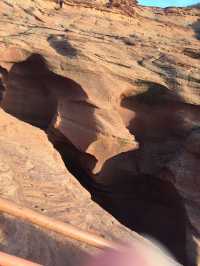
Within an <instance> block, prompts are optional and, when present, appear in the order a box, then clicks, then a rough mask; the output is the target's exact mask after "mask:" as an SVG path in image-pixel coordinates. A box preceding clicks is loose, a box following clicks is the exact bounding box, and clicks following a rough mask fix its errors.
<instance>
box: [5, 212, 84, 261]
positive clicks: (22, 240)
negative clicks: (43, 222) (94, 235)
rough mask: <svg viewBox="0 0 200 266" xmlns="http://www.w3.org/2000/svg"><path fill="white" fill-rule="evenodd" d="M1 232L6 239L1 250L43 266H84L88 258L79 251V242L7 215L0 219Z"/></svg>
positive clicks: (81, 250)
mask: <svg viewBox="0 0 200 266" xmlns="http://www.w3.org/2000/svg"><path fill="white" fill-rule="evenodd" d="M0 231H2V232H3V239H4V240H5V241H1V244H0V248H1V251H4V252H7V253H9V254H11V255H16V256H19V257H21V258H25V259H28V260H31V261H33V262H36V263H40V264H41V265H45V266H66V265H67V266H74V265H81V264H82V263H83V261H84V260H87V259H88V257H89V254H88V253H86V252H85V251H84V250H83V249H80V248H79V246H78V245H79V243H78V242H76V241H72V240H71V241H70V240H68V239H64V237H61V236H59V235H57V234H54V233H52V232H47V231H45V230H41V229H39V228H38V227H35V226H32V225H31V224H28V223H26V222H22V221H19V220H16V219H12V218H8V216H3V215H1V216H0Z"/></svg>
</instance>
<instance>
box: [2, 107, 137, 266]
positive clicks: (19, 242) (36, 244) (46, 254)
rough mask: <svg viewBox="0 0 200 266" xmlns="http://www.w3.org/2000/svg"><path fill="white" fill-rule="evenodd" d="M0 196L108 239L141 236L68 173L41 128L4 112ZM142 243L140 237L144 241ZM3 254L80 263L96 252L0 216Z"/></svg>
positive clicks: (51, 262)
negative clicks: (119, 220) (116, 218)
mask: <svg viewBox="0 0 200 266" xmlns="http://www.w3.org/2000/svg"><path fill="white" fill-rule="evenodd" d="M0 121H1V125H0V147H1V148H0V195H1V197H5V198H9V199H11V200H13V201H15V202H17V203H18V204H20V205H23V206H27V207H30V208H32V209H35V210H36V211H38V212H41V213H44V214H46V215H48V216H50V217H56V218H57V219H59V220H61V221H64V222H68V223H70V224H73V225H75V226H77V227H78V228H81V229H83V230H85V231H89V232H92V233H94V234H99V235H101V236H104V237H106V238H107V239H113V240H116V239H118V240H122V241H127V240H128V241H131V239H132V240H134V239H138V237H139V236H138V235H137V234H136V233H134V232H131V231H130V230H128V229H126V228H125V227H124V226H122V225H121V224H119V222H117V221H116V220H115V219H114V218H113V217H112V216H111V215H109V214H108V213H106V212H105V211H104V210H103V209H102V208H100V207H99V206H98V205H97V204H96V203H94V202H92V201H91V199H90V195H89V193H88V192H87V191H86V190H85V189H84V188H83V187H81V185H80V184H79V182H78V181H77V180H76V179H75V178H74V177H73V176H72V175H71V174H70V173H69V172H68V171H67V170H66V168H65V166H64V164H63V162H62V160H61V157H60V155H59V154H58V153H57V152H56V151H55V150H54V148H53V146H52V145H51V144H50V143H49V141H48V139H47V137H46V135H45V133H44V132H42V131H41V130H39V129H37V128H34V127H32V126H31V125H28V124H25V123H23V122H21V121H18V120H17V119H15V118H13V117H11V116H10V115H8V114H6V113H4V112H3V111H2V110H1V111H0ZM139 239H140V237H139ZM0 245H1V250H5V251H7V252H9V253H11V254H16V255H18V256H21V257H25V258H29V259H31V260H33V261H36V262H39V263H41V264H42V265H49V266H50V265H52V266H56V265H58V266H62V265H63V266H64V265H80V263H83V261H84V259H86V258H87V257H88V256H89V254H91V253H94V252H96V251H95V249H94V248H91V247H88V246H87V245H85V244H82V243H80V242H78V241H72V240H71V239H64V238H62V237H61V236H57V235H55V234H52V233H50V232H47V231H45V230H40V229H39V228H36V227H33V226H31V225H30V224H27V223H23V222H22V221H17V220H15V219H13V217H10V216H9V217H8V216H6V215H3V214H1V215H0Z"/></svg>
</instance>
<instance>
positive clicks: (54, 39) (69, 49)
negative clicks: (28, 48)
mask: <svg viewBox="0 0 200 266" xmlns="http://www.w3.org/2000/svg"><path fill="white" fill-rule="evenodd" d="M47 41H48V43H49V44H50V46H51V47H52V48H53V49H54V50H55V51H56V52H57V53H58V54H60V55H63V56H67V57H69V58H73V57H76V56H77V50H76V49H75V48H74V47H73V46H72V45H71V44H70V43H69V41H68V40H67V37H66V36H65V35H51V36H49V37H48V39H47Z"/></svg>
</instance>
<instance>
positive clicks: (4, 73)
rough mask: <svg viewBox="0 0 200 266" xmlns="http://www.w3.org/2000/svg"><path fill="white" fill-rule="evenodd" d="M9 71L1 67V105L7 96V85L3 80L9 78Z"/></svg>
mask: <svg viewBox="0 0 200 266" xmlns="http://www.w3.org/2000/svg"><path fill="white" fill-rule="evenodd" d="M7 74H8V73H7V70H6V69H4V68H3V67H1V66H0V103H1V102H2V100H3V98H4V94H5V90H6V89H5V84H4V81H3V79H4V78H5V77H6V76H7Z"/></svg>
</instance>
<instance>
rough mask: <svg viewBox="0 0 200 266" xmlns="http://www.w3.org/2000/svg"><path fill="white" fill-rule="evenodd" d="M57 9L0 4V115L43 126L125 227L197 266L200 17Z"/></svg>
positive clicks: (106, 7) (47, 4)
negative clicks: (153, 238)
mask: <svg viewBox="0 0 200 266" xmlns="http://www.w3.org/2000/svg"><path fill="white" fill-rule="evenodd" d="M90 2H91V1H90ZM55 8H56V4H55V3H54V2H53V1H42V0H34V1H31V0H27V1H25V2H24V1H21V0H15V1H10V0H2V1H1V2H0V66H1V67H0V73H1V74H0V80H1V81H0V91H1V94H0V96H1V97H0V98H1V106H2V108H3V109H4V110H5V111H6V112H8V113H10V114H11V115H13V116H15V117H17V118H19V119H20V120H23V121H25V122H28V123H30V124H32V125H34V126H36V127H40V128H41V129H43V130H45V131H46V133H47V134H48V137H49V140H50V141H51V142H52V143H53V144H54V146H55V147H56V148H57V150H58V151H59V152H60V153H61V155H62V158H63V160H64V162H65V164H66V166H67V167H68V169H70V171H71V172H72V173H73V174H74V175H75V176H76V177H77V178H79V180H80V181H81V183H82V184H83V185H84V186H86V187H87V188H88V189H89V190H90V192H91V194H92V196H93V198H94V199H95V200H96V201H97V202H98V203H99V204H101V205H102V206H103V207H104V208H106V209H107V210H108V211H109V212H111V213H112V214H113V215H114V216H115V217H116V218H117V219H118V220H120V221H121V222H122V223H123V224H125V225H126V226H128V227H130V228H131V229H134V230H136V231H137V232H140V233H146V234H148V235H151V236H153V237H155V238H156V239H158V240H160V241H161V242H162V243H163V244H164V245H166V246H167V247H168V248H169V249H170V251H171V252H172V253H173V254H174V255H175V256H176V257H177V258H178V259H179V261H181V262H182V263H183V264H184V265H200V258H199V255H198V254H199V253H200V243H199V241H200V239H199V235H200V232H199V228H200V178H199V138H200V135H199V127H200V118H199V117H200V107H199V105H200V94H199V89H200V74H199V73H200V72H199V59H200V50H199V47H200V42H199V41H200V20H199V16H200V10H199V9H197V8H186V9H177V8H167V9H160V8H148V7H140V6H137V5H136V3H135V2H134V1H132V2H131V4H130V1H93V2H92V3H88V1H84V0H81V1H70V2H66V4H65V7H64V9H62V10H59V11H58V10H56V9H55ZM29 139H30V140H31V139H34V137H32V136H31V134H30V136H29ZM38 149H39V148H38ZM63 199H64V196H63ZM63 202H64V200H63ZM66 205H67V200H66Z"/></svg>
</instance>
